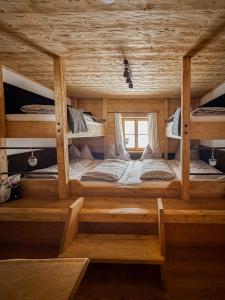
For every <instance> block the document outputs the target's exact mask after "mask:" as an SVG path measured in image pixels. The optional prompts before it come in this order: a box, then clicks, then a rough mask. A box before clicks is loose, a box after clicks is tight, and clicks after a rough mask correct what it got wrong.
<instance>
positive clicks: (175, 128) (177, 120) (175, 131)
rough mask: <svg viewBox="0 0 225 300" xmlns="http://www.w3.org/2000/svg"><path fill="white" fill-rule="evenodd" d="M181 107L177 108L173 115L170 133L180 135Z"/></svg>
mask: <svg viewBox="0 0 225 300" xmlns="http://www.w3.org/2000/svg"><path fill="white" fill-rule="evenodd" d="M180 117H181V109H180V108H177V110H176V112H175V114H174V116H173V125H172V134H173V135H176V136H180V123H181V118H180Z"/></svg>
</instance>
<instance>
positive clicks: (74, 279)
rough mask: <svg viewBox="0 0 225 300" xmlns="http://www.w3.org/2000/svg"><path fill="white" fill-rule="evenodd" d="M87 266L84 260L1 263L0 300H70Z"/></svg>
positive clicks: (13, 260) (28, 260)
mask: <svg viewBox="0 0 225 300" xmlns="http://www.w3.org/2000/svg"><path fill="white" fill-rule="evenodd" d="M88 264H89V259H87V258H81V259H76V258H69V259H58V258H57V259H12V260H2V261H0V299H1V300H28V299H29V300H66V299H73V297H74V295H75V293H76V291H77V289H78V287H79V284H80V282H81V280H82V278H83V275H84V273H85V271H86V269H87V266H88Z"/></svg>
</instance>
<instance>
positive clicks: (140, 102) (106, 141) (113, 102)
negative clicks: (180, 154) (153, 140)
mask: <svg viewBox="0 0 225 300" xmlns="http://www.w3.org/2000/svg"><path fill="white" fill-rule="evenodd" d="M165 101H166V99H108V100H107V114H106V122H105V129H106V135H105V137H104V138H93V139H88V140H87V139H79V140H73V143H75V144H76V145H77V146H80V147H81V146H82V145H84V144H86V143H87V144H88V145H89V146H90V148H91V150H92V151H93V152H100V153H103V152H104V147H105V148H106V149H107V147H108V146H109V145H110V144H112V143H114V137H115V124H114V113H115V112H120V113H122V114H123V113H131V114H132V113H144V114H147V113H149V112H151V111H156V112H158V113H159V117H158V125H159V138H160V142H161V145H160V146H161V149H162V152H164V150H165V149H166V142H167V139H166V136H165V126H166V122H165V120H166V119H167V117H168V116H170V115H172V114H173V113H174V112H175V110H176V108H177V106H179V105H180V100H178V99H169V100H168V112H166V111H165V110H166V106H165ZM77 107H78V108H83V109H84V110H86V111H88V112H91V113H92V114H93V115H94V116H96V117H103V115H104V112H103V100H102V99H79V100H78V101H77ZM177 145H178V141H177V140H174V139H169V140H168V152H170V153H175V152H176V149H177Z"/></svg>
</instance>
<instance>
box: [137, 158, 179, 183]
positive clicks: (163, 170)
mask: <svg viewBox="0 0 225 300" xmlns="http://www.w3.org/2000/svg"><path fill="white" fill-rule="evenodd" d="M175 178H176V174H175V172H174V171H173V169H172V168H171V167H170V165H169V164H168V163H167V161H166V160H164V159H145V160H143V166H142V173H141V179H142V180H150V179H151V180H166V181H167V180H173V179H175Z"/></svg>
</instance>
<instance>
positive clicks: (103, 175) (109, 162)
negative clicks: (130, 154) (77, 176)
mask: <svg viewBox="0 0 225 300" xmlns="http://www.w3.org/2000/svg"><path fill="white" fill-rule="evenodd" d="M128 163H129V162H128V161H123V160H119V159H106V160H105V161H103V162H102V163H100V164H99V165H97V166H96V167H95V168H93V169H92V170H91V171H89V172H87V173H85V174H84V175H83V176H82V178H81V180H83V181H91V180H92V181H99V180H100V181H118V180H119V179H120V178H121V176H122V175H123V174H124V172H125V171H126V169H127V167H128Z"/></svg>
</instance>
